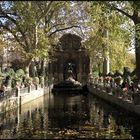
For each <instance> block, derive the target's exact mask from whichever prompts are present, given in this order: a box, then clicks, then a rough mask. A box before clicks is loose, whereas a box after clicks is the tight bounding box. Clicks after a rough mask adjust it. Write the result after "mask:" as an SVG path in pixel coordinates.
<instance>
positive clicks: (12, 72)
mask: <svg viewBox="0 0 140 140" xmlns="http://www.w3.org/2000/svg"><path fill="white" fill-rule="evenodd" d="M6 75H9V76H10V77H11V78H13V77H15V71H14V70H13V69H12V68H8V69H7V71H6Z"/></svg>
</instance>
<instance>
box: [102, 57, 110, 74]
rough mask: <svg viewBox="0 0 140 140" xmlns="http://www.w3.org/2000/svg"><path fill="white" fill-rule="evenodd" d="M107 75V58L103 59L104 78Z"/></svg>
mask: <svg viewBox="0 0 140 140" xmlns="http://www.w3.org/2000/svg"><path fill="white" fill-rule="evenodd" d="M108 73H109V57H108V58H107V57H106V58H104V61H103V76H106V75H107V74H108Z"/></svg>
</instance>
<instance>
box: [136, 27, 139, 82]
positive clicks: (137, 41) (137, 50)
mask: <svg viewBox="0 0 140 140" xmlns="http://www.w3.org/2000/svg"><path fill="white" fill-rule="evenodd" d="M139 33H140V29H139V27H137V25H135V56H136V76H137V78H138V80H139V81H140V35H139Z"/></svg>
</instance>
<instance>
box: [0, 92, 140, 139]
mask: <svg viewBox="0 0 140 140" xmlns="http://www.w3.org/2000/svg"><path fill="white" fill-rule="evenodd" d="M139 135H140V119H139V118H138V117H136V116H135V115H134V114H128V113H127V112H126V111H123V110H118V109H117V108H113V107H111V106H110V105H109V104H107V103H105V102H103V101H102V100H100V99H98V98H95V97H94V96H93V95H87V96H83V95H68V94H65V95H64V94H63V95H60V94H59V95H53V94H52V93H48V94H46V95H45V96H43V97H40V98H38V99H37V100H34V101H32V102H30V103H28V104H26V105H24V106H22V107H21V108H18V109H15V110H12V111H10V112H7V113H4V114H1V115H0V139H12V138H14V139H19V138H23V139H68V138H70V139H76V138H87V139H89V138H90V139H91V138H93V139H96V138H101V139H116V138H117V139H132V138H137V137H139Z"/></svg>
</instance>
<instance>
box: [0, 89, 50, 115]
mask: <svg viewBox="0 0 140 140" xmlns="http://www.w3.org/2000/svg"><path fill="white" fill-rule="evenodd" d="M45 91H46V92H45ZM48 92H50V89H49V87H45V88H44V87H41V86H38V87H29V88H22V89H18V90H17V94H16V95H15V96H14V94H13V96H11V97H9V98H7V99H4V100H1V101H0V113H4V112H6V111H8V110H12V109H14V108H17V107H18V106H21V105H24V104H26V103H28V102H30V101H32V100H35V99H37V98H39V97H41V96H43V95H44V94H45V93H48Z"/></svg>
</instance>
